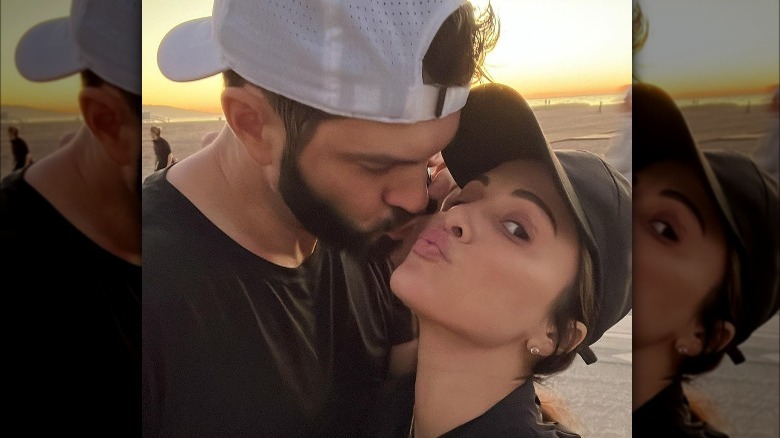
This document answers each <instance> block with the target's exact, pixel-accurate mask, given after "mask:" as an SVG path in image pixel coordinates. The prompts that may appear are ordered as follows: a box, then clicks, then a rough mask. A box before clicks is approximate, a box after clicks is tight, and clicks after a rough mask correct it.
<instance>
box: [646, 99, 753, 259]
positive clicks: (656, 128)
mask: <svg viewBox="0 0 780 438" xmlns="http://www.w3.org/2000/svg"><path fill="white" fill-rule="evenodd" d="M632 93H633V106H632V119H633V135H632V137H633V162H634V175H637V174H638V173H639V172H641V170H642V169H644V168H645V167H647V166H649V165H651V164H653V163H658V162H662V161H677V162H683V163H688V164H689V165H690V166H692V167H693V170H694V172H696V174H697V175H698V176H699V178H700V179H701V180H702V181H703V182H704V185H705V186H706V187H707V190H708V191H709V193H710V195H711V197H712V199H713V200H714V201H715V205H716V207H717V209H718V211H720V213H721V215H722V217H723V219H724V220H725V223H726V225H727V227H728V229H729V231H730V233H731V235H732V237H733V238H734V239H735V240H734V243H736V244H738V245H740V246H743V247H744V243H743V241H742V237H741V234H740V232H739V228H738V227H737V225H736V221H735V219H734V214H733V212H732V211H731V207H730V206H729V203H728V200H727V198H726V195H725V194H724V193H723V188H722V187H721V185H720V182H719V181H718V178H717V176H716V175H715V172H714V171H713V170H712V166H711V165H710V163H709V161H708V160H707V159H706V158H705V156H704V153H703V152H702V151H701V149H699V147H698V146H697V145H696V141H695V140H694V138H693V134H692V133H691V131H690V129H689V127H688V124H687V122H686V121H685V117H683V115H682V111H680V108H678V107H677V104H676V103H675V102H674V100H673V99H672V97H671V96H670V95H669V94H667V93H666V92H665V91H664V90H663V89H661V88H659V87H657V86H655V85H651V84H646V83H640V84H635V85H634V86H633V92H632Z"/></svg>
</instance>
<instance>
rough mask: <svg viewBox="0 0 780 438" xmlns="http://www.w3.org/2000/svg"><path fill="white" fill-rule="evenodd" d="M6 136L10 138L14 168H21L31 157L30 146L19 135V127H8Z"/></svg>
mask: <svg viewBox="0 0 780 438" xmlns="http://www.w3.org/2000/svg"><path fill="white" fill-rule="evenodd" d="M8 137H10V139H11V152H13V154H14V170H18V169H21V168H23V167H24V166H26V165H27V164H28V160H31V159H32V156H31V155H30V148H28V147H27V142H26V141H24V140H23V139H22V137H19V128H17V127H16V126H9V127H8Z"/></svg>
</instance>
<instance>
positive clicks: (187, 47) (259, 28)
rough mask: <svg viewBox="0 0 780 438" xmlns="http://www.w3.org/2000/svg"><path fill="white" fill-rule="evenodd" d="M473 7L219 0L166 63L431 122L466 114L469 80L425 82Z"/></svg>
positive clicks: (175, 75)
mask: <svg viewBox="0 0 780 438" xmlns="http://www.w3.org/2000/svg"><path fill="white" fill-rule="evenodd" d="M463 4H468V3H467V2H466V1H465V0H424V1H420V0H416V1H377V0H373V1H365V0H362V1H361V0H319V1H278V0H215V2H214V9H213V12H212V16H211V17H206V18H202V19H198V20H192V21H189V22H186V23H183V24H180V25H179V26H177V27H175V28H174V29H173V30H171V31H170V32H169V33H168V35H166V37H165V38H164V39H163V41H162V42H161V44H160V48H159V50H158V55H157V61H158V65H159V67H160V70H161V71H162V73H163V74H164V75H165V76H166V77H168V78H169V79H171V80H175V81H191V80H196V79H202V78H204V77H208V76H211V75H214V74H217V73H220V72H223V71H226V70H228V69H232V70H234V71H235V72H237V73H238V74H240V75H241V76H242V77H244V78H245V79H247V80H248V81H249V82H252V83H253V84H255V85H258V86H260V87H262V88H264V89H267V90H269V91H272V92H274V93H278V94H281V95H283V96H285V97H287V98H290V99H292V100H295V101H297V102H300V103H303V104H306V105H309V106H312V107H314V108H317V109H320V110H322V111H325V112H328V113H331V114H335V115H342V116H346V117H355V118H362V119H369V120H378V121H384V122H395V123H413V122H418V121H423V120H430V119H434V118H436V117H440V116H446V115H448V114H451V113H453V112H455V111H457V110H458V109H460V108H461V107H462V106H463V104H464V103H465V100H466V97H467V95H468V84H463V86H462V87H448V88H445V87H438V86H435V85H426V84H424V83H423V71H422V61H423V58H424V56H425V54H426V52H427V49H428V46H429V45H430V43H431V41H432V40H433V38H434V36H435V35H436V33H437V32H438V30H439V28H440V27H441V25H442V23H443V22H444V21H445V19H446V18H447V17H448V16H449V15H451V14H452V13H453V12H454V11H455V10H456V9H457V8H458V7H460V6H461V5H463ZM441 90H444V91H441ZM440 93H442V95H441V96H440ZM442 97H443V98H444V101H443V103H442V102H440V101H439V100H440V98H442ZM437 109H438V110H439V111H437Z"/></svg>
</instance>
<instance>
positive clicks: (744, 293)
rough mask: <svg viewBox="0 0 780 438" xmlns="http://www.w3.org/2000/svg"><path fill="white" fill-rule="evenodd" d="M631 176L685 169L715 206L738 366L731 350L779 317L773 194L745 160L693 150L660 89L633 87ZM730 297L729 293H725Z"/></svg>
mask: <svg viewBox="0 0 780 438" xmlns="http://www.w3.org/2000/svg"><path fill="white" fill-rule="evenodd" d="M633 100H634V102H633V120H634V124H633V137H634V140H633V145H634V157H633V158H634V172H635V175H636V174H638V173H640V172H641V171H642V169H644V168H645V167H647V166H649V165H651V164H653V163H657V162H661V161H678V162H684V163H688V164H689V165H690V166H692V168H693V169H694V172H696V174H697V176H698V177H699V178H700V180H701V181H703V182H704V185H705V187H706V188H707V190H708V192H709V193H710V195H711V198H712V199H713V200H714V204H715V206H716V208H717V210H718V211H719V213H720V215H721V219H722V221H723V224H724V228H725V229H726V230H727V231H726V232H727V235H728V237H727V238H728V241H729V242H730V244H731V245H732V246H733V247H734V249H735V251H736V253H737V256H738V258H739V271H738V272H739V274H738V275H739V277H740V278H739V284H740V289H741V294H737V295H738V296H732V297H728V298H729V299H726V300H723V302H724V303H731V304H728V305H729V306H730V309H725V310H726V312H725V314H730V317H729V318H730V319H731V322H732V323H733V324H734V327H735V329H736V333H735V336H734V339H733V340H732V341H731V343H730V346H729V347H728V348H727V350H726V352H727V353H728V355H729V357H731V360H732V361H733V362H734V363H735V364H738V363H741V362H743V361H744V360H745V358H744V356H743V354H742V353H741V352H740V351H739V349H738V348H737V346H738V345H739V344H741V343H742V342H744V341H745V340H746V339H747V338H748V337H750V335H751V333H753V331H754V330H755V329H757V328H758V327H759V326H761V325H762V324H763V323H764V322H766V321H767V320H768V319H769V318H771V317H772V316H773V315H774V314H775V313H777V310H778V284H779V282H780V278H779V276H778V273H779V272H780V269H779V268H778V267H779V266H780V251H779V248H778V242H779V240H780V239H779V238H778V234H779V231H778V223H780V221H778V207H779V206H780V201H778V189H777V186H776V184H775V183H774V182H773V181H772V180H771V178H770V177H769V176H768V174H766V173H765V172H764V171H762V170H761V169H760V168H759V167H758V166H757V165H756V164H755V163H754V162H753V160H751V159H750V158H749V157H748V156H746V155H744V154H740V153H737V152H733V151H706V152H703V151H701V150H700V149H699V147H698V146H697V144H696V141H695V140H694V139H693V135H692V134H691V132H690V129H689V128H688V125H687V123H686V122H685V118H684V117H683V115H682V112H681V111H680V109H679V108H678V107H677V105H676V104H675V102H674V100H673V99H672V98H671V96H669V95H668V94H667V93H666V92H665V91H664V90H662V89H661V88H659V87H657V86H655V85H651V84H645V83H641V84H635V85H634V99H633ZM729 293H732V294H733V293H734V292H733V291H730V292H729Z"/></svg>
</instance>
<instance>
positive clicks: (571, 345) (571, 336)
mask: <svg viewBox="0 0 780 438" xmlns="http://www.w3.org/2000/svg"><path fill="white" fill-rule="evenodd" d="M587 334H588V328H587V327H585V324H583V323H581V322H580V321H569V324H568V326H567V327H566V333H564V336H563V337H562V338H561V342H560V344H559V345H558V349H557V350H556V351H555V354H566V353H568V352H570V351H572V350H574V349H575V348H577V346H578V345H580V344H581V343H582V341H583V340H584V339H585V336H586V335H587Z"/></svg>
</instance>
